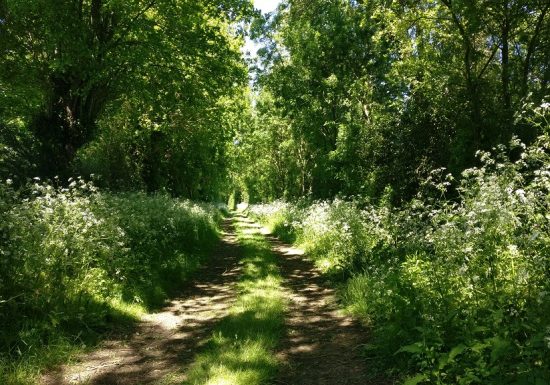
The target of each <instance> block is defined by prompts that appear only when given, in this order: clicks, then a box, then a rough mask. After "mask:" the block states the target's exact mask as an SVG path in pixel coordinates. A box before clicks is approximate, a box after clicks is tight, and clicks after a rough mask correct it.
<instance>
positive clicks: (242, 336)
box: [187, 217, 286, 385]
mask: <svg viewBox="0 0 550 385" xmlns="http://www.w3.org/2000/svg"><path fill="white" fill-rule="evenodd" d="M236 227H237V235H238V239H239V242H240V244H241V245H242V250H243V254H244V255H243V258H242V260H241V263H242V265H243V275H242V277H241V280H240V282H239V283H238V291H239V293H238V298H237V300H236V302H235V304H234V305H233V306H232V307H231V309H230V311H229V314H228V316H227V317H226V318H224V319H223V320H222V321H221V322H220V323H219V325H218V326H217V327H216V328H215V330H214V331H213V334H212V337H211V339H210V340H209V341H208V343H207V345H206V348H205V350H204V351H203V352H202V353H200V354H199V355H198V356H197V357H196V360H195V362H194V363H193V365H192V366H191V368H190V370H189V376H188V382H187V384H193V385H195V384H197V385H198V384H208V385H222V384H232V385H238V384H243V385H244V384H246V385H254V384H265V383H266V382H267V381H268V380H269V379H270V378H272V376H273V375H274V374H275V372H276V370H277V367H278V361H277V359H276V358H275V356H274V355H273V350H274V348H275V347H276V345H277V343H278V340H279V337H280V336H281V334H282V332H283V322H284V311H285V307H286V301H285V298H284V293H283V291H282V290H281V281H282V278H281V276H280V274H279V268H278V266H277V257H276V255H274V254H273V253H272V252H271V249H270V246H269V244H268V242H267V241H266V240H265V239H264V237H263V236H262V235H261V234H260V232H259V229H258V228H254V227H252V226H250V224H249V223H248V222H246V219H244V218H241V217H237V220H236Z"/></svg>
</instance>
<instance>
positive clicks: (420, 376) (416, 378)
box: [403, 374, 428, 385]
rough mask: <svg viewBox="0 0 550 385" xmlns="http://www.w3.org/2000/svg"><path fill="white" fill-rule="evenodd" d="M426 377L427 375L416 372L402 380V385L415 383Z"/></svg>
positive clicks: (415, 384) (413, 384) (414, 384)
mask: <svg viewBox="0 0 550 385" xmlns="http://www.w3.org/2000/svg"><path fill="white" fill-rule="evenodd" d="M427 379H428V376H426V375H425V374H417V375H416V376H413V377H409V378H407V379H406V380H405V382H403V385H417V384H420V383H421V382H422V381H425V380H427Z"/></svg>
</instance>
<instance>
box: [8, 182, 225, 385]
mask: <svg viewBox="0 0 550 385" xmlns="http://www.w3.org/2000/svg"><path fill="white" fill-rule="evenodd" d="M0 215H1V218H2V221H1V222H0V238H1V239H2V247H1V249H0V379H1V381H0V382H1V383H12V384H23V383H32V382H33V378H34V377H35V376H36V375H37V374H38V372H39V371H40V370H41V369H42V368H43V367H45V366H49V365H52V364H55V363H57V362H59V361H60V360H64V359H67V357H68V356H69V355H70V354H71V353H72V352H73V351H74V350H75V349H76V350H78V349H80V348H81V347H82V346H84V345H90V344H93V343H94V341H96V340H97V339H98V338H100V336H101V335H102V334H104V333H106V332H110V331H112V330H113V328H114V327H118V328H120V327H121V325H122V326H124V325H126V326H130V325H131V324H132V323H133V322H134V321H135V320H136V319H137V318H138V317H139V315H140V314H141V313H143V312H145V311H147V310H150V309H152V308H155V307H158V306H160V305H162V303H163V301H164V300H165V299H166V298H167V296H168V295H170V294H171V293H172V292H174V291H175V290H177V289H178V287H179V286H180V285H181V284H182V283H183V282H185V281H186V280H187V278H188V277H189V275H191V274H192V273H193V271H194V270H195V269H196V268H197V266H198V264H199V263H200V260H201V258H202V257H203V256H204V255H205V254H206V253H207V252H208V250H209V249H210V247H211V246H212V245H213V244H215V241H216V239H217V221H218V215H219V212H218V210H217V209H216V208H215V207H213V206H209V205H203V204H201V205H199V204H195V203H192V202H189V201H185V200H178V199H173V198H170V197H168V196H165V195H155V196H149V195H146V194H142V193H128V194H117V195H113V194H109V193H104V192H99V191H97V190H96V188H95V187H94V186H93V185H92V184H90V183H86V182H84V181H82V180H78V179H77V180H73V181H72V182H71V184H70V186H69V187H68V188H57V187H55V186H53V185H51V184H46V183H41V182H40V181H38V180H37V181H36V182H35V183H34V184H33V185H31V186H29V188H28V189H27V190H23V191H18V192H16V191H14V190H13V189H11V186H10V181H9V180H8V181H5V182H3V183H0Z"/></svg>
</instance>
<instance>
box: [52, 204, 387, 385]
mask: <svg viewBox="0 0 550 385" xmlns="http://www.w3.org/2000/svg"><path fill="white" fill-rule="evenodd" d="M235 219H236V221H238V222H239V226H241V227H243V228H247V230H245V232H249V233H262V234H264V236H265V237H266V239H267V241H268V243H269V245H270V246H271V249H272V251H273V253H274V254H275V255H276V256H277V257H278V261H279V266H280V270H281V275H282V276H283V287H284V291H285V296H286V297H287V298H288V300H289V305H288V309H287V311H286V318H285V333H284V336H283V338H282V339H281V341H280V343H279V346H278V348H277V351H276V352H275V354H276V357H277V359H278V360H279V362H280V370H279V371H278V374H277V376H276V378H275V379H274V380H273V381H272V383H274V384H285V385H308V384H316V385H322V384H327V385H328V384H333V385H340V384H341V385H344V384H348V385H354V384H361V385H365V384H384V383H385V382H383V381H380V382H376V381H372V379H371V378H369V377H368V373H369V370H368V369H369V368H368V365H367V363H366V361H365V359H364V358H363V357H361V355H360V351H361V347H362V345H363V344H365V343H366V342H367V338H368V336H367V334H366V332H365V330H364V329H363V328H362V327H361V326H360V325H358V324H357V323H356V322H355V321H354V320H353V319H351V318H350V317H347V316H345V315H343V314H342V312H341V311H340V310H339V307H338V304H337V303H336V297H335V293H334V290H333V289H331V288H330V287H329V286H328V285H327V284H326V283H325V282H324V280H323V278H322V276H321V275H320V273H319V272H318V271H317V270H316V269H315V268H314V266H313V264H312V263H311V262H310V261H308V260H306V259H305V258H304V256H303V252H302V251H301V250H298V249H295V248H292V247H290V246H289V245H286V244H284V243H283V242H281V241H279V240H278V239H277V238H275V237H273V236H271V235H269V234H267V231H266V230H265V229H263V228H262V227H261V226H260V225H259V224H257V223H255V222H254V221H252V220H250V219H248V218H246V217H244V216H243V215H237V216H236V218H235ZM231 222H232V220H231V219H227V220H226V221H225V222H224V224H223V230H224V232H223V238H222V240H221V242H220V246H219V247H218V249H217V251H216V252H215V254H214V256H213V258H211V259H210V262H208V263H207V264H206V265H205V266H204V267H202V268H201V271H200V272H199V273H198V274H197V279H196V280H195V282H193V283H191V284H190V285H189V287H188V288H187V289H186V290H185V291H184V292H183V293H182V294H181V296H180V297H179V298H178V299H175V300H172V301H171V302H170V304H169V306H167V307H166V308H164V309H163V310H162V311H161V312H158V313H154V314H150V315H148V316H146V317H144V319H143V321H142V322H141V323H140V324H139V325H138V327H137V332H135V333H134V334H133V335H132V337H130V339H129V340H116V341H106V342H104V343H102V344H101V346H100V347H99V349H97V350H95V351H94V352H92V353H89V354H86V355H83V356H82V357H80V359H79V360H78V362H77V363H76V364H73V365H65V366H62V367H60V368H59V369H57V370H56V371H55V372H51V373H48V374H46V375H44V376H43V377H42V384H43V385H69V384H87V385H130V384H155V385H163V384H181V383H183V382H185V381H186V380H187V376H186V375H185V372H186V369H187V368H189V366H190V365H191V364H192V362H193V360H194V358H195V357H196V354H197V352H200V351H201V348H202V347H203V346H204V344H205V343H206V342H207V341H208V339H209V337H210V336H211V333H212V331H213V330H214V328H215V326H216V324H218V322H219V321H221V320H222V319H224V317H226V316H227V314H228V310H229V309H230V308H231V306H232V305H233V304H234V303H235V299H236V297H237V288H236V284H237V282H238V280H239V277H240V274H241V267H240V264H239V261H240V260H241V258H242V248H241V247H240V246H239V244H238V239H237V235H236V232H235V228H234V226H233V224H232V223H231Z"/></svg>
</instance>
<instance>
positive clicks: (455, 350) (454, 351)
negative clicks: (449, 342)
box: [449, 344, 468, 360]
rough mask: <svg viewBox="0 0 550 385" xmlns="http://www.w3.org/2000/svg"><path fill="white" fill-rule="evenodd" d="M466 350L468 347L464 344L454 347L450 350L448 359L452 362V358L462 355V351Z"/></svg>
mask: <svg viewBox="0 0 550 385" xmlns="http://www.w3.org/2000/svg"><path fill="white" fill-rule="evenodd" d="M466 349H468V347H467V346H466V345H464V344H459V345H457V346H455V347H454V348H452V349H451V351H450V352H449V359H450V360H454V358H455V357H456V356H458V355H460V354H462V353H464V351H465V350H466Z"/></svg>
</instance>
